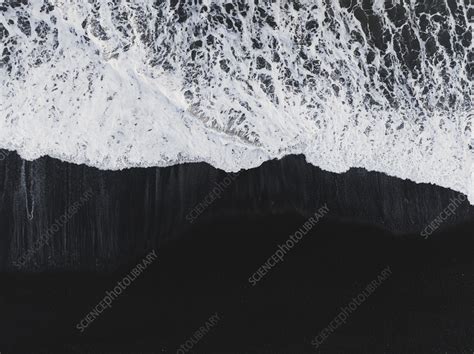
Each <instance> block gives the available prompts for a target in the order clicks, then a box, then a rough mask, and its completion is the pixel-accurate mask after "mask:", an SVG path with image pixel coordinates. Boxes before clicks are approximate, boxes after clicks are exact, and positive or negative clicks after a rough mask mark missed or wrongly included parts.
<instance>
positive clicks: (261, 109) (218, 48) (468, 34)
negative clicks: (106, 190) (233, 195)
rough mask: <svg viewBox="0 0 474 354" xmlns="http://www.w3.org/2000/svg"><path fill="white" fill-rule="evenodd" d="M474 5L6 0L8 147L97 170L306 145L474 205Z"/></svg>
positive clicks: (296, 150) (329, 161)
mask: <svg viewBox="0 0 474 354" xmlns="http://www.w3.org/2000/svg"><path fill="white" fill-rule="evenodd" d="M472 11H473V8H472V5H470V2H469V1H467V0H465V1H455V0H436V1H422V0H418V1H414V0H403V1H402V0H387V1H381V0H374V1H366V0H363V1H362V0H360V1H355V0H340V1H328V0H318V1H309V0H307V1H302V0H299V1H297V0H295V1H284V0H280V1H253V2H246V1H237V0H234V1H229V2H227V3H225V4H224V3H221V2H219V1H211V0H206V1H204V0H200V1H184V0H180V1H170V2H167V1H155V2H149V1H142V0H134V1H118V0H117V1H109V2H102V1H88V2H71V1H63V0H54V1H53V0H49V1H46V0H44V1H31V2H29V1H7V2H3V3H2V4H1V6H0V52H1V53H2V54H1V59H0V87H1V95H2V99H1V101H0V147H3V148H7V149H9V150H16V151H18V152H19V153H20V154H21V156H22V157H24V158H26V159H30V160H31V159H35V158H38V157H40V156H43V155H50V156H52V157H56V158H60V159H62V160H66V161H70V162H75V163H81V164H87V165H91V166H96V167H99V168H101V169H122V168H127V167H137V166H140V167H146V166H168V165H172V164H177V163H183V162H196V161H204V162H208V163H210V164H212V165H213V166H215V167H218V168H222V169H224V170H227V171H238V170H240V169H248V168H251V167H255V166H258V165H260V164H261V163H262V162H263V161H266V160H269V159H273V158H280V157H282V156H284V155H288V154H303V155H304V156H306V159H307V160H308V161H309V162H310V163H312V164H314V165H316V166H319V167H321V168H322V169H324V170H328V171H332V172H344V171H347V170H348V169H349V168H351V167H362V168H365V169H368V170H372V171H380V172H384V173H387V174H389V175H391V176H397V177H400V178H408V179H410V180H413V181H415V182H425V183H426V182H428V183H434V184H437V185H440V186H443V187H448V188H451V189H453V190H455V191H459V192H462V193H464V194H466V195H468V196H469V198H470V200H473V193H474V192H473V191H474V187H473V185H474V179H473V176H474V171H473V167H472V166H473V165H472V162H473V152H472V151H473V150H472V146H473V135H472V134H473V132H472V100H471V99H472V97H471V95H472V78H473V75H472V74H473V67H472V53H473V52H472V46H473V44H472V23H470V22H469V21H470V18H472Z"/></svg>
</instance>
